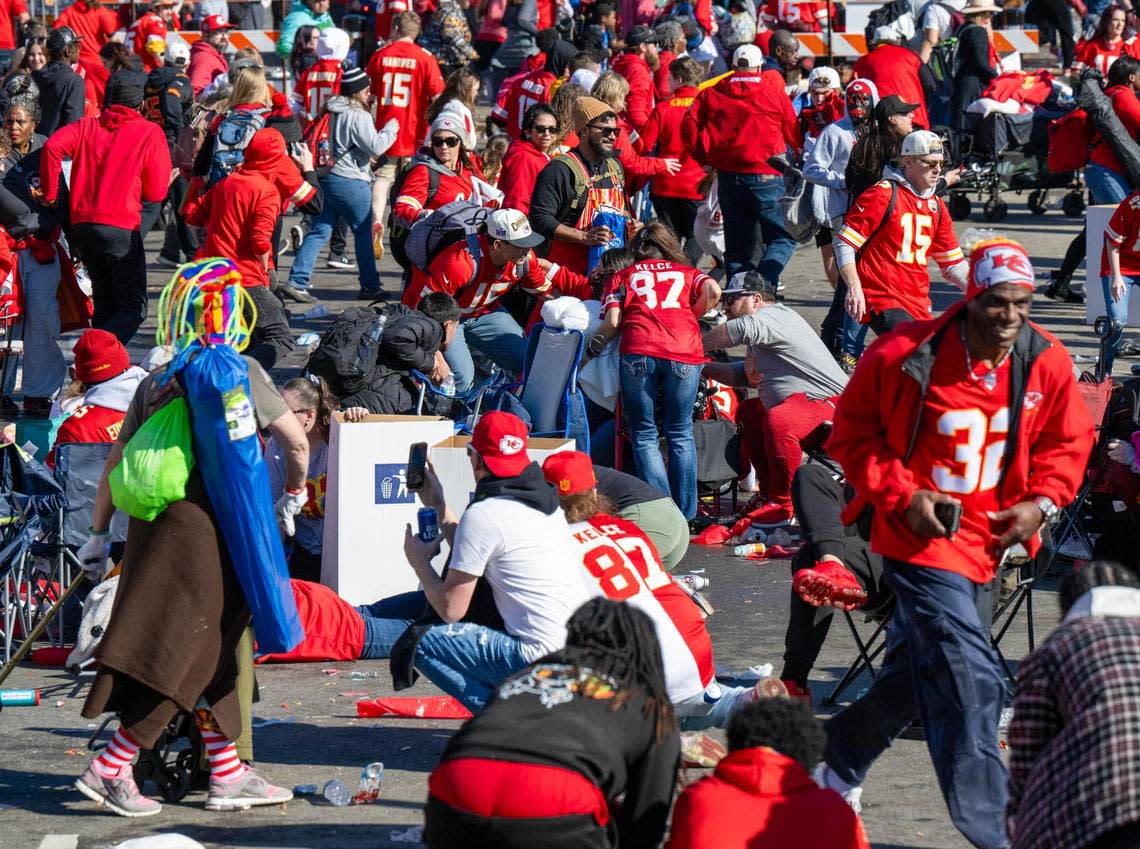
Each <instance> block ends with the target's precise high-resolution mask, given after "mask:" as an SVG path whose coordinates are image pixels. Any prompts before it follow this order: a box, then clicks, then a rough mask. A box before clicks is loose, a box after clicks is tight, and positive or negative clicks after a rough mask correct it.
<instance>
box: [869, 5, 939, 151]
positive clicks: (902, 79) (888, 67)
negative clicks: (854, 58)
mask: <svg viewBox="0 0 1140 849" xmlns="http://www.w3.org/2000/svg"><path fill="white" fill-rule="evenodd" d="M871 43H872V48H871V52H870V53H868V54H867V55H865V56H862V57H860V59H859V61H858V62H856V63H855V76H856V77H858V78H860V79H866V80H870V81H871V82H873V83H874V84H875V88H877V89H878V90H879V97H880V98H884V97H888V96H889V95H892V94H897V95H898V96H899V97H901V98H902V99H903V102H904V103H915V104H918V108H917V109H915V110H914V114H913V115H912V116H911V120H912V121H913V123H914V128H915V129H916V130H929V129H930V117H929V116H928V115H927V114H926V94H925V92H923V90H922V81H921V80H919V78H918V69H919V68H921V67H922V60H921V59H919V58H918V54H917V53H915V52H914V51H913V50H910V49H909V48H906V47H903V46H902V36H901V35H899V34H898V33H897V32H895V30H894V29H893V28H891V27H879V28H878V29H877V30H875V33H874V36H873V37H872V39H871Z"/></svg>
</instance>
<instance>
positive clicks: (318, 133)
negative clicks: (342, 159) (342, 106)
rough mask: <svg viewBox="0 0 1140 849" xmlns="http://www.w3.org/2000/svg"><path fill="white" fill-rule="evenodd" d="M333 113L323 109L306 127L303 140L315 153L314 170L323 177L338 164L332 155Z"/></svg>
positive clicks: (311, 151) (310, 150)
mask: <svg viewBox="0 0 1140 849" xmlns="http://www.w3.org/2000/svg"><path fill="white" fill-rule="evenodd" d="M331 134H332V113H330V112H329V111H328V110H326V109H322V110H321V113H320V115H318V116H317V118H316V119H315V120H313V121H310V122H309V126H307V127H306V128H305V134H304V135H303V136H301V141H303V142H304V143H305V145H306V146H307V147H308V148H309V152H310V153H312V154H313V170H314V171H316V172H317V176H318V177H323V176H325V175H326V174H328V173H329V171H331V170H332V167H333V166H334V165H336V159H335V158H334V157H333V155H332V135H331Z"/></svg>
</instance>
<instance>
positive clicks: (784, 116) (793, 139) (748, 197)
mask: <svg viewBox="0 0 1140 849" xmlns="http://www.w3.org/2000/svg"><path fill="white" fill-rule="evenodd" d="M763 64H764V54H763V53H761V52H760V48H759V47H756V46H755V45H753V44H746V45H744V46H743V47H738V48H737V49H736V52H735V53H733V54H732V66H733V69H734V73H733V75H732V76H731V77H727V78H725V79H723V80H721V81H720V82H719V83H717V84H716V85H714V86H712V87H711V88H707V89H705V90H704V91H702V92H701V93H700V94H699V95H697V98H696V100H694V101H693V105H692V106H691V107H690V108H689V111H688V112H687V113H686V115H685V117H684V119H683V120H682V122H681V136H682V138H683V139H684V142H685V145H686V146H687V147H688V148H689V149H690V150H691V151H692V154H693V158H694V159H696V160H697V162H699V163H701V164H702V165H708V166H709V167H711V168H715V169H716V170H717V171H719V172H720V173H719V176H718V177H717V191H718V196H719V198H720V208H721V211H722V213H723V215H724V262H725V273H726V274H727V276H728V279H730V280H731V279H732V277H733V276H734V275H736V274H737V273H738V272H741V271H759V272H760V273H761V274H762V275H763V276H764V277H765V278H766V279H767V280H771V281H772V282H773V283H776V284H777V285H779V280H780V274H781V273H783V270H784V266H785V265H787V264H788V260H789V259H791V257H792V251H793V250H795V247H796V242H795V240H794V239H793V238H792V237H791V236H790V235H789V234H788V231H787V229H786V228H785V226H784V215H783V213H782V212H780V207H779V200H780V198H781V197H783V195H784V178H783V177H781V176H780V173H779V172H778V171H777V170H776V169H775V168H773V167H772V166H771V165H769V164H768V159H769V158H770V157H772V156H778V155H780V154H783V153H785V152H786V151H787V150H788V148H792V149H793V150H795V151H799V149H800V148H801V147H802V144H803V143H802V139H801V136H800V127H799V122H798V121H797V120H796V113H795V110H794V109H792V102H791V101H790V100H789V99H788V95H787V94H786V93H785V92H784V87H783V80H782V78H781V77H780V76H779V75H778V74H762V73H761V71H760V67H761V66H762V65H763ZM757 222H759V224H760V230H761V235H762V237H763V240H764V256H763V258H762V259H761V260H760V262H759V264H756V263H753V261H752V255H753V253H754V249H755V246H756V224H757Z"/></svg>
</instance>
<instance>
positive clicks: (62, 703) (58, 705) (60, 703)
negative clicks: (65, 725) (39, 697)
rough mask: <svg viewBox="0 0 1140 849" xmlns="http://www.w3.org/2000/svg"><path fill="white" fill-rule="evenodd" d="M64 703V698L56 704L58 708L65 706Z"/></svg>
mask: <svg viewBox="0 0 1140 849" xmlns="http://www.w3.org/2000/svg"><path fill="white" fill-rule="evenodd" d="M63 705H64V701H63V699H60V700H59V701H57V702H56V703H55V706H56V707H57V708H61V707H63Z"/></svg>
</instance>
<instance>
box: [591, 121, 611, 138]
mask: <svg viewBox="0 0 1140 849" xmlns="http://www.w3.org/2000/svg"><path fill="white" fill-rule="evenodd" d="M586 127H587V128H588V129H591V130H597V131H598V132H599V133H601V134H602V138H616V137H617V134H618V128H617V127H599V126H597V125H596V124H587V125H586Z"/></svg>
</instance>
